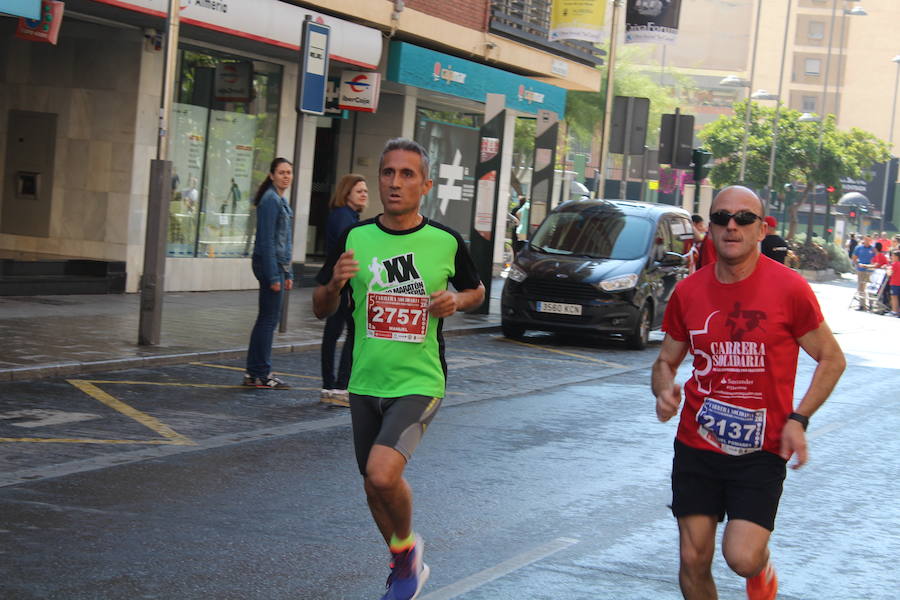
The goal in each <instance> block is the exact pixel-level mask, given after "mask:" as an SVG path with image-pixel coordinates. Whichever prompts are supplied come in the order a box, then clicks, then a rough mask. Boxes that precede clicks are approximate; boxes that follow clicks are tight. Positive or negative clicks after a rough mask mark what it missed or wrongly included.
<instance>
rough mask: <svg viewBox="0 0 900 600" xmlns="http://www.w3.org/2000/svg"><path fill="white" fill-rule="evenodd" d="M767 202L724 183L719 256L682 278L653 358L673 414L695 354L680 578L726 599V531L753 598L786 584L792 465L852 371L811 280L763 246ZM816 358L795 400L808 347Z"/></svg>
mask: <svg viewBox="0 0 900 600" xmlns="http://www.w3.org/2000/svg"><path fill="white" fill-rule="evenodd" d="M763 217H764V208H763V204H762V202H761V201H760V199H759V198H758V197H757V196H756V194H754V193H753V192H752V191H751V190H749V189H747V188H745V187H741V186H731V187H727V188H725V189H724V190H722V191H721V192H720V193H719V194H718V195H717V196H716V198H715V200H714V201H713V204H712V207H711V209H710V219H709V221H710V227H709V230H710V232H709V233H710V239H711V240H712V242H713V244H714V246H715V249H716V254H717V256H718V260H717V261H716V262H715V263H714V266H713V267H712V268H709V269H701V270H700V271H697V272H696V273H694V274H693V275H691V276H690V277H688V278H686V279H684V280H682V281H681V282H680V283H679V284H678V286H677V287H676V288H675V292H674V293H673V295H672V298H671V300H670V302H669V305H668V307H667V308H666V313H665V318H664V322H663V329H664V330H665V332H666V337H665V339H664V340H663V343H662V348H661V349H660V353H659V357H658V358H657V360H656V362H655V363H654V365H653V374H652V389H653V394H654V396H656V414H657V417H658V418H659V419H660V421H668V420H669V419H671V418H672V417H673V416H675V414H676V413H677V412H678V408H679V405H680V404H681V386H680V385H678V384H676V383H675V373H676V371H677V370H678V367H679V365H680V364H681V362H682V361H683V360H684V357H685V356H686V355H687V354H688V352H690V353H691V354H692V355H693V367H694V368H693V373H692V375H691V378H690V379H689V380H688V381H687V382H686V383H685V404H684V408H683V410H682V411H681V420H680V423H679V426H678V433H677V435H676V439H675V459H674V461H673V464H672V513H673V514H674V516H675V517H676V519H677V520H678V529H679V535H680V555H681V563H680V568H679V583H680V584H681V592H682V594H683V595H684V597H685V598H687V599H691V600H695V599H712V598H716V597H717V596H716V594H717V592H716V585H715V582H714V581H713V578H712V572H711V566H712V559H713V554H714V551H715V544H716V541H715V538H716V528H717V526H718V522H719V521H723V520H724V518H725V515H728V524H727V525H726V527H725V535H724V538H723V541H722V546H723V554H724V555H725V560H726V561H727V562H728V565H729V566H730V567H731V569H732V570H733V571H734V572H735V573H737V574H738V575H740V576H742V577H745V578H746V579H747V581H746V587H747V596H748V598H750V599H751V600H763V599H765V600H771V599H773V598H775V595H776V594H777V591H778V580H777V578H776V577H775V571H774V569H773V568H772V566H771V564H770V562H769V548H768V543H769V537H770V536H771V533H772V531H773V529H774V527H775V514H776V512H777V509H778V501H779V499H780V498H781V492H782V485H783V482H784V478H785V475H786V464H787V461H788V459H789V458H790V457H791V456H792V455H796V457H797V459H796V464H795V465H793V466H794V468H798V467H800V466H802V465H803V464H804V463H806V460H807V449H806V434H805V431H806V426H807V425H808V423H809V417H811V416H812V415H813V413H815V411H816V410H817V409H818V408H819V407H820V406H821V405H822V403H823V402H825V399H826V398H827V397H828V395H829V394H830V393H831V390H832V389H833V388H834V385H835V384H836V383H837V380H838V378H839V377H840V375H841V373H842V372H843V370H844V366H845V362H844V355H843V353H842V352H841V349H840V346H838V343H837V341H836V340H835V338H834V336H833V335H832V333H831V330H830V329H829V328H828V325H827V324H826V323H825V321H824V320H823V317H822V313H821V311H820V309H819V304H818V302H817V301H816V297H815V296H814V295H813V293H812V290H811V289H810V287H809V284H808V283H806V281H805V280H804V279H803V278H802V277H801V276H800V275H798V274H797V273H795V272H794V271H792V270H791V269H789V268H787V267H785V266H784V265H781V264H779V263H777V262H775V261H773V260H771V259H770V258H768V257H765V256H762V255H761V254H760V251H759V242H760V241H761V240H762V239H763V238H764V237H765V235H766V230H767V227H766V224H765V223H764V222H763ZM800 348H803V349H804V350H805V351H806V352H807V354H809V355H810V356H811V357H812V358H813V359H814V360H816V361H817V363H818V365H817V367H816V370H815V373H814V374H813V378H812V381H811V382H810V386H809V389H807V391H806V393H805V394H804V396H803V398H802V400H801V401H800V403H799V404H798V405H797V407H796V408H794V407H793V387H794V379H795V376H796V372H797V357H798V353H799V349H800Z"/></svg>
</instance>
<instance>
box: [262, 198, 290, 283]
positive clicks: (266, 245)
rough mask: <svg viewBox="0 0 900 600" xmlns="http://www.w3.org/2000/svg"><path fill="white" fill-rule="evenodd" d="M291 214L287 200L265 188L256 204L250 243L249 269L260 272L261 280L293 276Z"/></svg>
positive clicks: (277, 281) (276, 279)
mask: <svg viewBox="0 0 900 600" xmlns="http://www.w3.org/2000/svg"><path fill="white" fill-rule="evenodd" d="M293 217H294V214H293V213H292V212H291V207H290V205H289V204H288V202H287V200H285V199H284V198H282V197H281V196H279V195H278V194H277V193H276V192H275V188H274V187H269V189H268V190H266V192H265V193H264V194H263V197H262V199H260V201H259V206H257V207H256V241H255V243H254V245H253V266H254V269H253V271H254V272H255V273H262V280H261V281H263V282H268V283H269V284H270V285H271V284H273V283H280V282H281V277H282V275H283V276H284V278H285V279H293V277H294V274H293V270H292V269H291V238H292V236H293V225H292V222H293Z"/></svg>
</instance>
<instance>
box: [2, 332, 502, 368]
mask: <svg viewBox="0 0 900 600" xmlns="http://www.w3.org/2000/svg"><path fill="white" fill-rule="evenodd" d="M497 331H500V325H494V324H486V325H466V326H464V327H455V328H453V329H445V330H444V331H443V334H444V337H457V336H463V335H474V334H477V333H494V332H497ZM321 346H322V343H321V341H315V342H295V343H285V344H273V345H272V353H273V354H287V353H289V352H301V351H304V350H318V349H319V348H320V347H321ZM246 354H247V349H246V348H243V347H242V348H229V349H224V350H206V351H202V350H200V351H197V352H179V353H174V354H157V355H152V356H135V357H129V358H112V359H104V360H96V361H89V362H61V363H55V364H43V365H34V366H30V367H13V368H11V369H0V382H7V381H32V380H36V379H49V378H51V377H69V376H73V375H84V374H88V373H97V372H101V371H122V370H125V369H134V368H139V367H159V366H164V365H181V364H187V363H191V362H195V361H202V360H220V359H235V358H241V357H243V356H246Z"/></svg>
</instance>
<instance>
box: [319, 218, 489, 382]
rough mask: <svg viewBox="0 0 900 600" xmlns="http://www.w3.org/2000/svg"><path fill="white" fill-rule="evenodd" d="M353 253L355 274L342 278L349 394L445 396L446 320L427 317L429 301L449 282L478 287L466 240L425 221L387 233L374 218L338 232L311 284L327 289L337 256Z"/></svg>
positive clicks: (440, 226) (447, 229)
mask: <svg viewBox="0 0 900 600" xmlns="http://www.w3.org/2000/svg"><path fill="white" fill-rule="evenodd" d="M351 249H352V250H353V255H354V258H355V259H356V260H357V261H358V262H359V272H358V273H357V274H356V275H355V276H354V277H353V278H351V279H350V280H349V281H348V285H349V286H350V292H351V303H350V310H351V315H352V316H351V319H350V327H351V328H352V329H353V334H354V335H353V368H352V370H351V372H350V384H349V385H348V390H349V391H350V392H351V393H354V394H364V395H368V396H377V397H381V398H396V397H399V396H407V395H411V394H421V395H425V396H431V397H433V398H443V397H444V390H445V387H446V379H447V364H446V362H445V361H444V339H443V335H442V333H441V329H442V327H443V321H444V320H443V319H437V318H434V317H431V316H430V315H428V310H427V305H428V303H427V299H428V297H429V296H430V295H431V294H432V293H433V292H436V291H440V290H446V289H447V283H448V282H450V283H452V284H453V287H454V288H456V289H457V290H469V289H474V288H477V287H478V285H479V284H480V283H481V280H480V279H479V277H478V271H477V270H476V268H475V263H474V262H473V261H472V257H471V256H470V255H469V251H468V250H467V248H466V244H465V242H464V241H463V239H462V238H461V237H460V235H459V234H458V233H457V232H456V231H454V230H452V229H450V228H449V227H446V226H444V225H441V224H440V223H436V222H435V221H431V220H429V219H427V218H425V217H423V219H422V222H421V223H420V224H419V225H418V226H417V227H414V228H412V229H408V230H405V231H392V230H390V229H387V228H385V227H384V226H382V225H381V223H379V222H378V217H375V218H373V219H368V220H366V221H361V222H359V223H357V224H356V225H353V226H352V227H350V228H348V229H347V230H346V231H345V232H344V235H343V236H342V237H341V239H340V241H339V242H338V244H337V247H336V248H335V250H334V252H333V253H332V254H331V255H330V256H329V257H328V260H327V261H326V262H325V264H324V265H323V266H322V269H321V270H320V271H319V273H318V275H316V281H317V282H318V283H320V284H322V285H326V284H327V283H328V282H329V281H330V280H331V275H332V270H333V269H334V265H335V263H336V262H337V259H338V258H339V257H340V255H341V254H342V253H343V252H345V251H347V250H351Z"/></svg>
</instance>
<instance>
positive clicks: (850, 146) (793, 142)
mask: <svg viewBox="0 0 900 600" xmlns="http://www.w3.org/2000/svg"><path fill="white" fill-rule="evenodd" d="M746 106H747V105H746V102H739V103H737V104H736V105H735V114H733V115H729V116H721V117H719V119H718V120H716V121H714V122H712V123H710V124H709V125H707V126H706V127H704V128H703V130H702V131H701V132H700V134H699V137H700V139H702V140H703V142H704V144H705V145H706V147H707V148H709V150H710V151H711V152H712V153H713V156H714V157H715V166H714V167H713V169H712V172H711V173H710V179H711V181H712V183H713V185H714V186H716V187H724V186H726V185H731V184H733V183H738V182H739V181H740V164H741V156H742V146H743V138H744V131H745V126H744V123H745V110H746ZM774 120H775V109H774V107H764V106H760V105H759V104H757V103H755V102H753V103H751V105H750V121H749V128H748V129H747V131H748V135H747V158H746V168H745V171H744V185H746V186H748V187H750V188H753V189H756V190H762V189H763V188H765V186H766V183H767V180H768V175H769V165H770V161H769V158H770V155H771V149H772V132H773V131H774ZM887 158H888V149H887V145H886V144H885V143H884V142H882V141H881V140H879V139H878V138H877V137H875V136H874V135H873V134H871V133H869V132H866V131H862V130H860V129H856V128H853V129H851V130H850V131H840V130H839V129H837V127H836V124H835V118H834V115H828V116H827V117H826V118H825V120H824V121H822V122H804V121H801V120H800V113H799V112H798V111H796V110H791V109H787V108H782V109H781V110H780V114H779V118H778V140H777V146H776V153H775V162H774V166H773V173H772V174H773V177H772V188H773V189H774V190H776V191H779V192H780V191H781V190H783V187H784V185H785V184H788V183H795V182H800V184H801V185H803V186H804V187H803V188H802V192H801V196H800V198H799V199H798V201H797V202H795V203H794V204H793V205H792V206H791V207H790V212H789V227H788V234H787V237H788V238H789V239H790V238H793V237H794V234H795V233H796V230H797V210H798V208H799V206H800V205H801V204H803V203H804V202H806V201H807V200H808V198H809V194H810V192H812V191H813V190H815V188H816V185H818V184H821V185H824V186H826V187H833V188H834V190H835V191H834V192H833V193H832V194H831V196H830V198H829V201H830V202H831V203H834V202H836V201H837V199H838V198H840V196H841V193H842V190H841V178H842V177H852V178H860V177H863V176H865V175H866V173H867V170H868V168H869V167H871V166H872V165H873V164H875V163H878V162H883V161H885V160H887ZM829 209H830V207H829ZM812 217H813V213H810V219H811V218H812Z"/></svg>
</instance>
